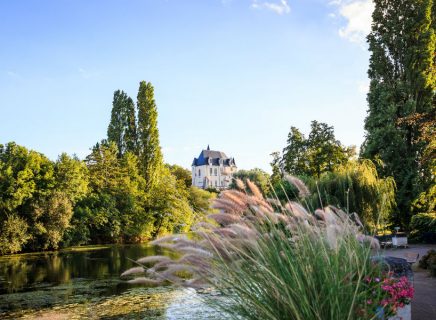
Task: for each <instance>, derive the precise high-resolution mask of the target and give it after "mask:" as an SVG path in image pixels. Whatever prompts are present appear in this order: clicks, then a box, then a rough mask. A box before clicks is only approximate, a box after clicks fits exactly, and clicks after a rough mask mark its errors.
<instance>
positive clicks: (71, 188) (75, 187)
mask: <svg viewBox="0 0 436 320" xmlns="http://www.w3.org/2000/svg"><path fill="white" fill-rule="evenodd" d="M54 170H55V177H56V188H57V189H58V190H62V192H64V193H65V194H66V195H67V196H68V198H69V199H70V200H71V201H72V202H73V203H75V202H76V201H78V200H80V199H82V198H83V197H84V196H85V195H86V194H87V193H88V184H89V176H88V168H87V167H86V165H85V163H84V162H83V161H80V160H79V159H78V158H77V157H70V156H68V155H67V154H66V153H62V154H61V155H60V156H59V158H58V160H57V161H56V163H55V167H54Z"/></svg>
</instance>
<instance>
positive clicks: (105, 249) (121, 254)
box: [0, 245, 220, 320]
mask: <svg viewBox="0 0 436 320" xmlns="http://www.w3.org/2000/svg"><path fill="white" fill-rule="evenodd" d="M154 254H168V253H167V252H162V251H160V250H159V248H155V247H150V246H147V245H110V246H88V247H78V248H70V249H67V250H62V251H58V252H46V253H32V254H22V255H13V256H7V257H0V319H156V320H157V319H159V320H160V319H220V317H219V315H218V314H216V313H215V312H214V311H213V310H211V309H210V308H208V307H207V306H206V305H205V304H204V303H203V302H202V301H201V296H200V295H199V294H197V293H196V292H195V291H194V290H188V289H179V288H174V287H171V286H167V287H159V288H145V287H142V286H138V285H131V284H127V283H126V282H124V281H122V279H120V277H119V276H120V274H121V273H122V272H123V271H125V270H126V269H128V268H130V267H132V266H135V264H134V263H133V261H132V260H136V259H138V258H140V257H144V256H148V255H154Z"/></svg>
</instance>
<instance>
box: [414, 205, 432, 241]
mask: <svg viewBox="0 0 436 320" xmlns="http://www.w3.org/2000/svg"><path fill="white" fill-rule="evenodd" d="M410 229H411V230H412V231H411V233H410V236H411V238H412V239H414V240H416V241H422V240H425V235H426V234H428V233H436V212H429V213H418V214H416V215H414V216H413V217H412V220H411V221H410Z"/></svg>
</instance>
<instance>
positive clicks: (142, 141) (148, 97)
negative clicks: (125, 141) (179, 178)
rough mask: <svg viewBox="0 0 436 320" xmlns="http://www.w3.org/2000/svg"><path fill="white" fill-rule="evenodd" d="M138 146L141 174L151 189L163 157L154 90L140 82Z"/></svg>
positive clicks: (147, 84) (148, 84) (150, 85)
mask: <svg viewBox="0 0 436 320" xmlns="http://www.w3.org/2000/svg"><path fill="white" fill-rule="evenodd" d="M137 106H138V145H139V157H140V160H141V172H142V175H143V177H144V178H145V180H146V183H147V188H148V189H151V188H152V187H153V185H154V184H155V183H156V180H157V179H158V177H159V174H160V170H161V168H162V167H163V156H162V151H161V148H160V144H159V130H158V128H157V107H156V102H155V101H154V88H153V85H152V84H151V83H150V82H146V81H141V82H140V84H139V91H138V101H137Z"/></svg>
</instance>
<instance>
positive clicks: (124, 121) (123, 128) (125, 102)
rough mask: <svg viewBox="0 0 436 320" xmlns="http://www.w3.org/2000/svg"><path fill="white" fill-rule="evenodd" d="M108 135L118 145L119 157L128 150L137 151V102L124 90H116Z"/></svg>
mask: <svg viewBox="0 0 436 320" xmlns="http://www.w3.org/2000/svg"><path fill="white" fill-rule="evenodd" d="M107 136H108V140H109V141H111V142H115V144H116V145H117V147H118V156H119V157H121V156H122V155H123V154H124V153H125V152H126V151H130V152H133V153H137V134H136V115H135V104H134V102H133V100H132V98H130V97H129V96H128V95H127V94H126V93H125V92H124V91H120V90H117V91H115V92H114V99H113V102H112V113H111V121H110V123H109V127H108V129H107Z"/></svg>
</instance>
